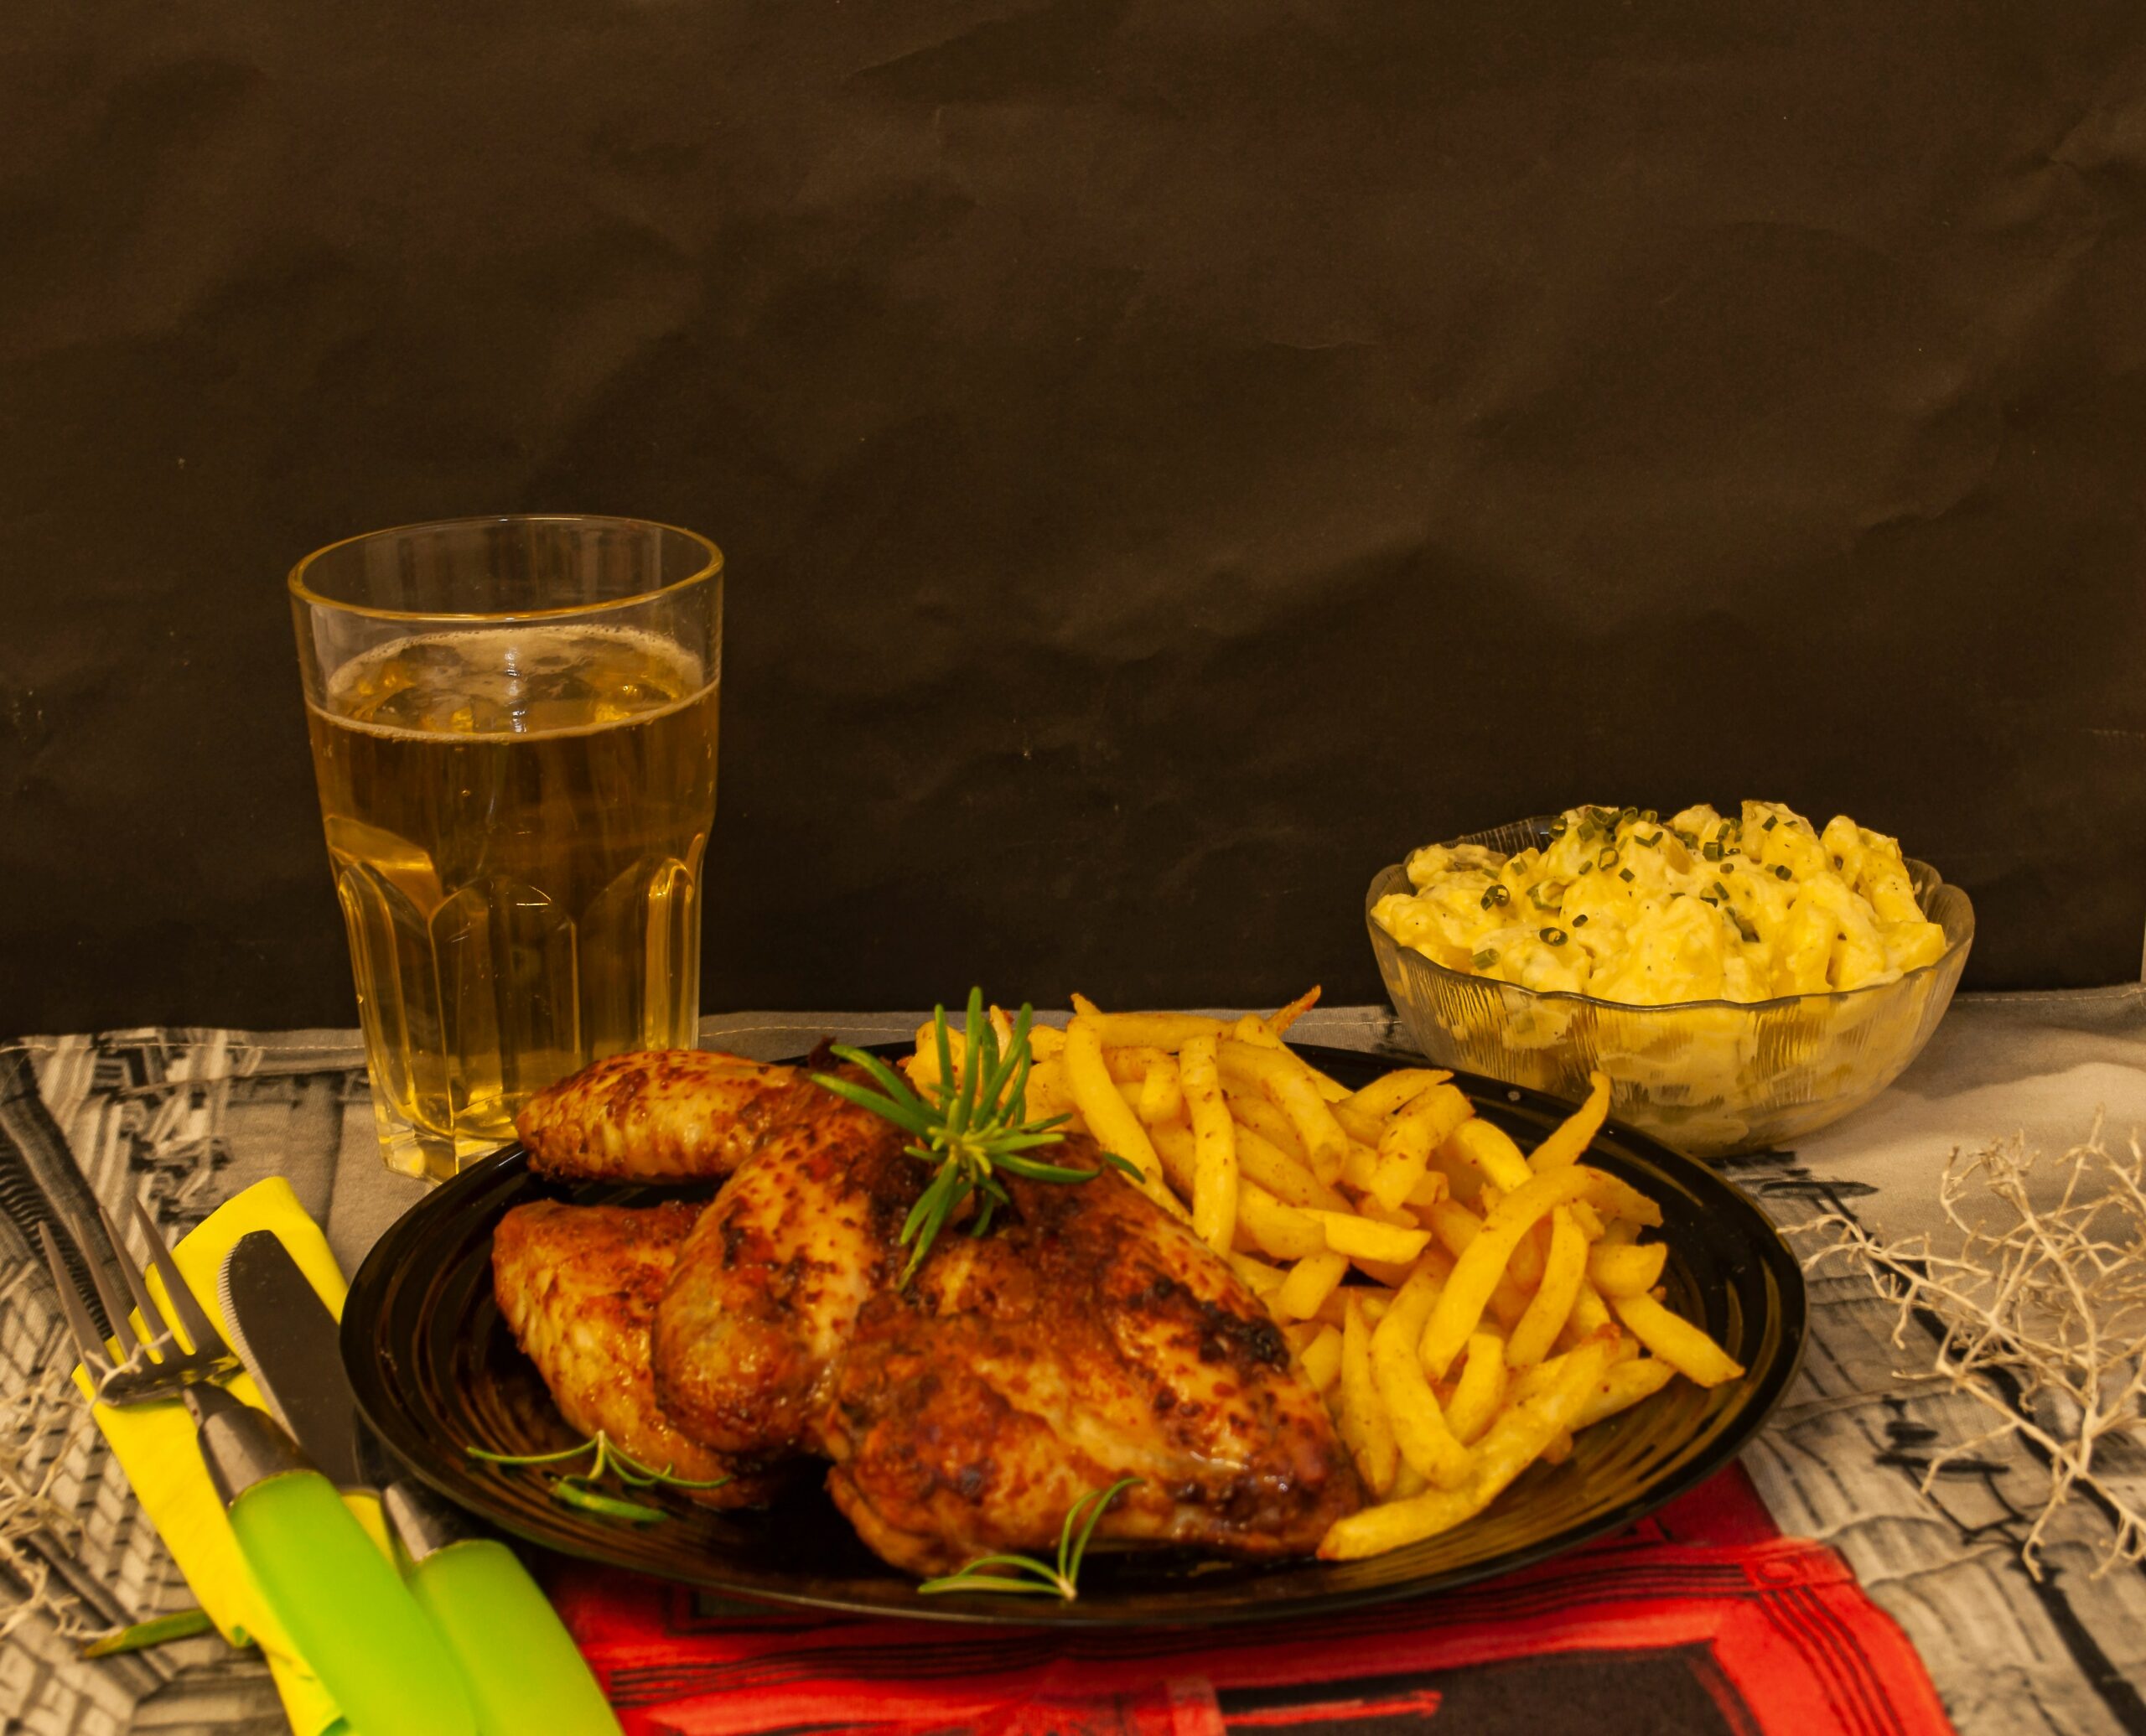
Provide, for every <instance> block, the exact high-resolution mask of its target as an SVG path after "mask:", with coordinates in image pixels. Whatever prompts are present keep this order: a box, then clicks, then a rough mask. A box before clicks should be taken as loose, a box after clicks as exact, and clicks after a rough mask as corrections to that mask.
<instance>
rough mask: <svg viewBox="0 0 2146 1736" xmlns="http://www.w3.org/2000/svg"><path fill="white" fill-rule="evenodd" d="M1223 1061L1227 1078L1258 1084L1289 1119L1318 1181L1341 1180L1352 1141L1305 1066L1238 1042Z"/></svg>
mask: <svg viewBox="0 0 2146 1736" xmlns="http://www.w3.org/2000/svg"><path fill="white" fill-rule="evenodd" d="M1217 1056H1218V1059H1219V1060H1220V1062H1221V1069H1222V1072H1223V1075H1224V1076H1225V1077H1228V1076H1230V1075H1233V1074H1234V1075H1237V1076H1238V1077H1240V1078H1249V1079H1251V1080H1253V1081H1254V1082H1255V1083H1256V1084H1257V1086H1258V1088H1259V1090H1260V1091H1262V1093H1263V1094H1264V1095H1265V1096H1266V1098H1267V1101H1269V1102H1270V1103H1272V1104H1273V1106H1275V1107H1276V1108H1277V1109H1278V1110H1280V1111H1281V1112H1282V1113H1283V1115H1285V1116H1287V1117H1288V1119H1289V1124H1290V1126H1292V1127H1294V1128H1295V1129H1296V1131H1297V1138H1298V1143H1299V1144H1300V1145H1301V1146H1302V1147H1303V1148H1304V1161H1305V1162H1306V1163H1309V1164H1310V1166H1311V1173H1312V1174H1314V1175H1316V1176H1317V1177H1318V1178H1319V1179H1320V1180H1321V1181H1324V1182H1329V1183H1330V1182H1332V1181H1334V1180H1335V1179H1337V1178H1338V1177H1339V1176H1340V1174H1341V1162H1342V1159H1343V1158H1345V1157H1347V1156H1348V1154H1349V1136H1348V1135H1347V1134H1346V1133H1345V1132H1342V1131H1341V1124H1340V1122H1337V1121H1335V1119H1334V1112H1333V1110H1332V1109H1331V1108H1330V1107H1329V1106H1328V1105H1327V1101H1326V1099H1325V1098H1324V1097H1323V1096H1320V1095H1319V1089H1318V1087H1317V1086H1315V1085H1314V1083H1313V1082H1312V1078H1311V1074H1310V1071H1309V1069H1307V1068H1306V1067H1305V1065H1304V1063H1303V1062H1302V1061H1300V1060H1298V1059H1297V1058H1296V1056H1294V1055H1292V1054H1290V1053H1289V1051H1288V1049H1262V1048H1260V1047H1258V1046H1257V1045H1256V1044H1249V1043H1244V1042H1237V1041H1232V1042H1226V1043H1224V1044H1221V1048H1220V1049H1218V1051H1217Z"/></svg>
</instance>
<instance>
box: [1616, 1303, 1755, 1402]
mask: <svg viewBox="0 0 2146 1736" xmlns="http://www.w3.org/2000/svg"><path fill="white" fill-rule="evenodd" d="M1609 1306H1610V1308H1611V1309H1612V1310H1613V1311H1614V1312H1615V1314H1616V1316H1617V1318H1618V1319H1620V1320H1621V1321H1623V1322H1624V1323H1625V1330H1626V1331H1628V1332H1630V1334H1632V1336H1633V1337H1634V1338H1635V1339H1637V1340H1639V1341H1640V1342H1641V1344H1643V1345H1646V1347H1647V1349H1648V1350H1651V1351H1652V1352H1653V1353H1654V1354H1655V1355H1657V1356H1659V1357H1660V1358H1661V1360H1663V1361H1664V1362H1667V1363H1668V1364H1669V1365H1671V1366H1672V1367H1673V1368H1675V1369H1676V1371H1677V1373H1679V1374H1681V1375H1682V1376H1686V1377H1687V1379H1689V1380H1691V1381H1693V1382H1694V1383H1695V1384H1697V1385H1698V1386H1719V1385H1721V1383H1722V1382H1723V1381H1733V1380H1734V1379H1736V1377H1737V1376H1739V1375H1741V1374H1742V1373H1743V1372H1744V1365H1742V1364H1741V1363H1739V1361H1737V1360H1736V1359H1735V1358H1734V1357H1733V1356H1731V1355H1729V1352H1728V1351H1726V1350H1723V1349H1722V1347H1721V1346H1720V1345H1718V1344H1716V1343H1715V1342H1714V1341H1713V1340H1712V1339H1710V1338H1708V1336H1707V1335H1706V1334H1705V1333H1703V1332H1702V1331H1700V1330H1699V1329H1698V1327H1696V1326H1694V1325H1693V1324H1692V1323H1691V1322H1690V1321H1689V1320H1686V1319H1679V1318H1678V1317H1677V1315H1675V1314H1671V1313H1670V1312H1669V1310H1668V1309H1667V1308H1664V1307H1663V1306H1662V1305H1661V1303H1658V1302H1656V1300H1655V1299H1654V1298H1652V1297H1651V1296H1613V1297H1611V1298H1609ZM1573 1354H1574V1355H1578V1352H1577V1351H1575V1352H1574V1353H1573Z"/></svg>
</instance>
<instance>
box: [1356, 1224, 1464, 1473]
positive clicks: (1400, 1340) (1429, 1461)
mask: <svg viewBox="0 0 2146 1736" xmlns="http://www.w3.org/2000/svg"><path fill="white" fill-rule="evenodd" d="M1448 1271H1449V1268H1448V1267H1446V1266H1445V1264H1444V1262H1443V1261H1439V1260H1426V1261H1425V1262H1423V1264H1422V1265H1421V1266H1419V1267H1417V1269H1416V1270H1415V1271H1414V1272H1412V1273H1411V1274H1410V1275H1409V1278H1408V1282H1407V1283H1405V1284H1403V1285H1402V1287H1401V1288H1400V1290H1399V1291H1398V1292H1397V1293H1396V1294H1395V1296H1394V1298H1393V1302H1392V1306H1391V1307H1389V1308H1387V1314H1386V1318H1385V1319H1383V1320H1381V1321H1380V1322H1379V1323H1378V1327H1377V1329H1376V1331H1374V1332H1373V1333H1372V1334H1371V1379H1372V1381H1373V1384H1375V1385H1376V1386H1377V1388H1378V1395H1379V1397H1380V1398H1381V1399H1382V1400H1384V1401H1385V1403H1386V1412H1387V1420H1388V1421H1389V1422H1391V1423H1392V1428H1393V1436H1394V1441H1395V1443H1396V1445H1397V1448H1399V1451H1400V1454H1401V1456H1402V1458H1403V1459H1406V1460H1407V1462H1408V1463H1409V1464H1411V1465H1412V1466H1413V1467H1414V1469H1415V1470H1416V1473H1417V1474H1418V1475H1419V1476H1421V1477H1423V1479H1425V1480H1426V1481H1427V1482H1429V1483H1432V1484H1434V1485H1437V1486H1438V1488H1440V1489H1454V1488H1458V1487H1459V1485H1460V1484H1461V1483H1463V1482H1464V1481H1465V1480H1466V1479H1467V1476H1468V1471H1469V1453H1468V1449H1467V1448H1465V1447H1464V1446H1462V1445H1461V1443H1459V1441H1458V1440H1456V1439H1455V1438H1454V1433H1453V1430H1452V1429H1451V1428H1449V1427H1448V1426H1447V1424H1446V1419H1445V1413H1444V1412H1443V1411H1441V1410H1440V1409H1439V1408H1438V1395H1437V1394H1436V1393H1435V1392H1433V1391H1431V1383H1430V1382H1429V1381H1428V1380H1426V1379H1425V1378H1424V1376H1423V1364H1422V1363H1420V1362H1419V1361H1418V1360H1417V1358H1416V1341H1417V1340H1418V1339H1419V1338H1421V1337H1422V1336H1423V1322H1424V1321H1425V1320H1426V1319H1428V1318H1429V1316H1430V1312H1431V1308H1432V1306H1433V1304H1434V1303H1436V1302H1437V1300H1438V1291H1439V1289H1440V1288H1441V1287H1442V1286H1443V1285H1444V1282H1445V1278H1446V1275H1447V1272H1448Z"/></svg>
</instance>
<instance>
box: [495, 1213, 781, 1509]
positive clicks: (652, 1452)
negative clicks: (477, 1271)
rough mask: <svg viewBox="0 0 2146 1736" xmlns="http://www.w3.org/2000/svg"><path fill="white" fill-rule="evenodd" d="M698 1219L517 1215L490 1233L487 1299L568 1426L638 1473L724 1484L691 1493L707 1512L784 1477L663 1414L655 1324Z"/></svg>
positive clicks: (761, 1496)
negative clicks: (606, 1443) (651, 1340)
mask: <svg viewBox="0 0 2146 1736" xmlns="http://www.w3.org/2000/svg"><path fill="white" fill-rule="evenodd" d="M700 1210H701V1208H700V1207H699V1206H697V1205H684V1204H678V1203H673V1204H671V1205H658V1206H656V1207H653V1208H651V1209H647V1210H633V1209H630V1208H628V1207H625V1206H619V1205H561V1204H559V1203H557V1201H554V1200H538V1201H535V1202H533V1203H531V1204H530V1205H517V1206H516V1207H515V1208H514V1209H513V1210H511V1211H509V1212H508V1213H507V1214H506V1215H505V1217H503V1218H501V1219H500V1222H499V1226H498V1228H497V1229H495V1231H493V1232H492V1288H493V1293H495V1295H496V1296H497V1297H498V1298H499V1304H500V1313H501V1314H504V1315H505V1317H506V1323H507V1324H508V1326H509V1327H510V1328H511V1329H512V1330H513V1332H514V1336H515V1340H516V1342H517V1343H519V1344H520V1345H521V1348H522V1350H523V1351H524V1353H525V1354H526V1355H527V1356H528V1357H529V1359H530V1360H531V1361H532V1362H534V1363H535V1364H536V1365H537V1372H538V1373H539V1374H540V1375H542V1376H543V1380H544V1384H545V1385H546V1386H548V1387H549V1388H550V1389H551V1392H552V1402H554V1403H556V1404H557V1406H558V1407H559V1414H560V1415H561V1416H562V1417H565V1418H566V1420H567V1422H568V1424H569V1425H571V1426H572V1427H573V1428H575V1429H577V1430H578V1431H579V1432H581V1433H583V1434H592V1435H593V1434H594V1433H596V1432H597V1430H599V1428H600V1429H602V1430H603V1431H604V1433H606V1434H608V1435H609V1436H610V1438H612V1440H613V1441H614V1442H616V1443H618V1445H619V1446H620V1447H621V1448H624V1449H625V1451H626V1452H627V1453H628V1454H630V1455H631V1456H632V1457H634V1458H635V1459H639V1460H640V1462H641V1463H642V1464H645V1465H648V1466H650V1467H651V1468H652V1469H658V1470H661V1469H664V1468H666V1466H667V1467H668V1468H669V1469H671V1470H672V1471H674V1472H675V1473H676V1474H677V1475H679V1476H681V1477H683V1478H685V1479H687V1480H688V1481H691V1482H696V1483H700V1482H712V1481H713V1480H714V1479H717V1478H718V1477H728V1478H729V1479H731V1480H730V1481H729V1482H728V1483H726V1484H724V1485H723V1486H722V1487H721V1488H719V1489H710V1490H690V1491H685V1492H686V1493H687V1494H688V1495H689V1496H690V1498H691V1499H692V1500H697V1501H702V1502H704V1503H706V1504H707V1505H709V1506H715V1507H735V1506H742V1505H749V1504H754V1503H759V1502H762V1501H765V1500H767V1499H768V1498H769V1496H770V1495H771V1494H772V1493H773V1492H774V1490H775V1489H776V1487H778V1486H779V1485H780V1482H781V1481H782V1480H783V1479H782V1477H781V1475H780V1473H778V1472H775V1471H773V1470H771V1469H769V1468H768V1467H766V1466H765V1464H763V1463H762V1462H761V1461H759V1460H756V1459H736V1458H733V1457H731V1456H729V1455H728V1454H722V1453H716V1452H712V1451H710V1450H709V1449H708V1448H706V1447H703V1446H702V1445H700V1444H699V1443H697V1442H696V1441H694V1440H692V1438H689V1437H688V1436H687V1435H684V1434H682V1433H680V1432H679V1431H678V1430H677V1429H676V1428H674V1427H673V1426H672V1425H671V1422H670V1421H669V1419H668V1418H666V1417H665V1416H664V1415H663V1413H662V1412H661V1411H660V1410H658V1409H657V1408H656V1392H655V1388H654V1386H652V1385H651V1381H650V1379H649V1371H648V1332H649V1321H650V1319H651V1317H652V1316H653V1315H654V1314H655V1312H656V1298H657V1297H658V1296H660V1295H661V1293H662V1290H663V1286H664V1284H665V1283H666V1281H668V1279H669V1278H670V1276H671V1262H673V1261H674V1260H675V1259H676V1257H677V1253H678V1249H679V1247H680V1246H681V1245H682V1243H683V1242H684V1241H685V1239H686V1233H687V1231H689V1230H690V1229H692V1224H693V1220H694V1219H695V1218H696V1217H697V1216H698V1215H699V1214H700Z"/></svg>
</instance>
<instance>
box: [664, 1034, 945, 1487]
mask: <svg viewBox="0 0 2146 1736" xmlns="http://www.w3.org/2000/svg"><path fill="white" fill-rule="evenodd" d="M842 1072H843V1074H844V1075H846V1076H848V1077H853V1078H856V1079H858V1080H862V1079H863V1076H864V1075H863V1073H862V1072H860V1071H858V1070H857V1069H854V1068H844V1069H842ZM759 1137H760V1144H759V1149H758V1150H757V1151H755V1152H754V1153H753V1155H752V1156H751V1157H749V1158H747V1159H746V1160H745V1161H744V1163H741V1164H740V1165H739V1167H738V1169H737V1170H736V1171H735V1172H734V1173H733V1174H732V1176H731V1178H730V1179H729V1180H728V1181H727V1182H725V1183H724V1184H723V1191H722V1192H721V1193H720V1194H717V1195H716V1197H715V1200H714V1201H713V1203H712V1204H711V1205H709V1206H708V1210H706V1211H705V1212H704V1213H702V1216H701V1220H700V1221H699V1223H697V1224H696V1225H695V1226H693V1232H692V1235H691V1236H688V1237H687V1241H686V1245H685V1246H684V1247H683V1248H682V1249H681V1250H680V1251H679V1254H678V1262H677V1267H676V1272H675V1273H674V1275H673V1276H672V1277H671V1284H670V1288H668V1289H667V1290H666V1292H665V1293H664V1296H663V1300H662V1301H661V1303H659V1304H658V1306H657V1308H656V1327H655V1331H654V1334H653V1350H654V1357H655V1369H656V1394H657V1397H658V1398H659V1400H660V1401H661V1404H662V1406H663V1408H664V1410H665V1412H666V1413H667V1414H668V1415H669V1416H671V1417H673V1418H674V1419H675V1420H676V1422H677V1423H678V1425H679V1426H680V1427H681V1428H684V1429H686V1430H687V1431H688V1432H689V1433H692V1435H693V1437H694V1438H696V1439H697V1440H702V1441H706V1442H707V1443H708V1444H709V1445H711V1446H713V1447H718V1448H722V1449H723V1450H724V1451H726V1452H731V1453H743V1454H780V1453H786V1452H795V1451H796V1450H799V1449H800V1448H806V1447H809V1445H810V1424H811V1419H812V1417H814V1416H815V1415H816V1413H817V1412H818V1411H819V1410H820V1409H821V1407H822V1406H823V1404H824V1402H825V1401H826V1397H827V1379H828V1376H829V1375H830V1373H831V1371H832V1369H833V1366H834V1364H835V1362H836V1360H837V1358H838V1357H839V1356H840V1355H841V1354H842V1347H843V1346H844V1345H847V1344H848V1341H849V1335H850V1331H851V1329H852V1328H853V1326H854V1324H856V1320H857V1316H858V1311H859V1310H861V1309H862V1308H863V1306H864V1304H865V1303H866V1301H867V1300H868V1298H870V1297H872V1296H873V1295H874V1294H876V1293H878V1292H879V1291H881V1290H883V1289H885V1288H888V1287H889V1285H891V1284H892V1283H894V1280H895V1279H896V1278H897V1277H899V1275H900V1273H901V1270H902V1267H903V1265H904V1264H905V1263H906V1262H907V1260H908V1254H907V1252H906V1251H904V1250H900V1249H898V1248H897V1246H896V1245H895V1242H896V1238H897V1237H898V1236H899V1234H900V1232H901V1226H902V1220H904V1219H905V1217H907V1216H908V1215H909V1210H910V1206H912V1205H915V1203H916V1199H917V1196H918V1195H919V1194H921V1193H922V1192H923V1191H924V1187H925V1183H926V1182H927V1181H929V1180H930V1171H929V1170H927V1169H925V1166H924V1165H923V1164H921V1163H918V1162H917V1161H916V1160H915V1158H910V1157H908V1156H906V1155H905V1153H903V1151H902V1147H903V1145H904V1144H905V1143H906V1142H907V1140H908V1137H909V1136H908V1135H907V1134H906V1133H905V1132H902V1130H901V1129H900V1128H899V1127H895V1126H894V1123H893V1122H889V1121H886V1120H884V1119H883V1118H882V1117H879V1116H877V1115H874V1114H873V1113H872V1112H871V1111H869V1110H868V1109H860V1108H858V1106H856V1105H855V1104H853V1103H850V1102H848V1101H844V1100H843V1099H842V1098H840V1097H837V1096H835V1094H834V1093H833V1092H832V1091H823V1090H822V1089H821V1088H820V1087H819V1086H816V1085H814V1084H812V1083H811V1080H808V1079H804V1078H802V1077H801V1078H800V1079H799V1080H798V1082H797V1085H796V1088H795V1089H794V1091H793V1092H792V1094H791V1095H790V1097H789V1098H788V1099H787V1100H786V1101H784V1102H782V1103H780V1105H778V1106H775V1108H774V1109H772V1110H771V1111H770V1112H769V1115H768V1118H767V1121H766V1122H765V1126H764V1127H763V1128H762V1129H761V1132H760V1136H759Z"/></svg>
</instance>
